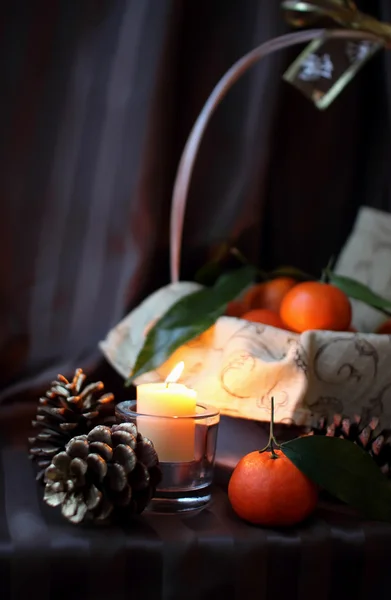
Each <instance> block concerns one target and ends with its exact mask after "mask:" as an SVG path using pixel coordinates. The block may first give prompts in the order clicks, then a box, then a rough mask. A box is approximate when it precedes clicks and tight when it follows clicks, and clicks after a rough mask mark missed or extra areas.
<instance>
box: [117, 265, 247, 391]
mask: <svg viewBox="0 0 391 600" xmlns="http://www.w3.org/2000/svg"><path fill="white" fill-rule="evenodd" d="M254 278H255V269H254V268H253V267H250V266H245V267H241V268H240V269H237V270H235V271H232V272H230V273H226V274H224V275H222V276H221V277H220V278H219V279H218V280H217V282H216V283H215V285H214V286H213V287H212V288H205V289H203V290H199V291H197V292H194V293H193V294H189V295H188V296H186V297H185V298H181V300H179V301H178V302H176V303H175V304H174V305H173V306H172V307H171V308H170V309H169V310H168V311H167V312H166V313H165V314H164V315H163V317H162V318H161V319H159V321H158V322H157V323H156V324H155V325H154V327H152V328H151V330H150V331H149V333H148V335H147V337H146V339H145V342H144V346H143V348H142V349H141V351H140V353H139V355H138V357H137V360H136V364H135V366H134V368H133V372H132V374H131V376H130V378H129V379H128V381H127V384H130V383H131V381H132V380H133V379H135V378H136V377H138V376H140V375H142V374H143V373H147V372H148V371H150V370H152V369H156V368H157V367H159V366H160V365H162V364H163V363H164V362H165V361H166V360H167V359H168V358H169V357H170V356H171V354H172V353H173V352H174V351H175V350H177V349H178V348H179V347H180V346H182V345H183V344H184V343H186V342H188V341H190V340H192V339H194V338H195V337H198V336H199V335H201V333H203V332H204V331H206V330H207V329H209V327H211V326H212V325H214V323H215V322H216V320H217V319H218V317H220V316H221V315H223V314H224V312H225V310H226V308H227V304H228V302H230V301H231V300H234V299H235V298H237V297H238V296H239V294H240V293H241V292H242V291H243V290H244V289H245V288H246V287H247V286H248V285H250V284H251V283H252V281H253V280H254Z"/></svg>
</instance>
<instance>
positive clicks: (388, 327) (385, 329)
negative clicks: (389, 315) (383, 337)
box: [376, 319, 391, 335]
mask: <svg viewBox="0 0 391 600" xmlns="http://www.w3.org/2000/svg"><path fill="white" fill-rule="evenodd" d="M376 333H380V334H382V333H383V334H388V335H389V334H390V333H391V319H388V320H387V321H386V322H385V323H382V324H381V325H380V327H378V328H377V329H376Z"/></svg>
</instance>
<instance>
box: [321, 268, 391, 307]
mask: <svg viewBox="0 0 391 600" xmlns="http://www.w3.org/2000/svg"><path fill="white" fill-rule="evenodd" d="M326 275H327V277H328V280H329V282H330V283H332V284H333V285H335V286H336V287H338V288H339V289H340V290H342V291H343V292H344V293H345V294H346V295H347V296H349V298H354V299H355V300H360V301H361V302H364V303H365V304H368V305H369V306H373V308H377V309H378V310H381V311H383V312H386V314H388V311H391V301H390V300H387V299H386V298H382V297H381V296H379V295H378V294H376V293H375V292H372V290H371V289H370V288H369V287H367V286H366V285H364V284H363V283H360V282H359V281H356V280H355V279H351V278H350V277H345V276H343V275H336V274H335V273H333V272H332V271H327V272H326Z"/></svg>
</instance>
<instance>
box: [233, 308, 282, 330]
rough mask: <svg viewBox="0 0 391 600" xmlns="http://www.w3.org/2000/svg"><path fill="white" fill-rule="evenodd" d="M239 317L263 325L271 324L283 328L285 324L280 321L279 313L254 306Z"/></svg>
mask: <svg viewBox="0 0 391 600" xmlns="http://www.w3.org/2000/svg"><path fill="white" fill-rule="evenodd" d="M241 318H242V319H245V320H246V321H252V322H253V323H263V325H272V326H273V327H279V328H280V329H285V325H284V323H283V322H282V320H281V317H280V315H279V314H278V313H276V312H274V311H272V310H268V309H267V308H254V309H253V310H250V311H249V312H246V313H244V314H243V315H242V317H241Z"/></svg>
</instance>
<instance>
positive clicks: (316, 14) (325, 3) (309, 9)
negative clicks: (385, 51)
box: [282, 0, 391, 48]
mask: <svg viewBox="0 0 391 600" xmlns="http://www.w3.org/2000/svg"><path fill="white" fill-rule="evenodd" d="M282 8H283V9H285V10H286V11H289V12H288V13H287V19H288V21H289V23H290V24H291V25H294V26H296V27H305V26H307V25H309V24H310V23H312V22H313V21H314V19H318V18H320V17H329V18H330V19H333V20H334V21H336V22H337V23H339V24H340V25H342V26H343V27H345V28H346V29H356V30H359V31H366V32H368V33H372V34H374V35H376V36H378V37H379V38H381V39H382V40H383V41H384V43H385V45H386V46H388V47H389V48H391V24H390V23H383V22H382V21H378V20H377V19H375V18H374V17H371V16H370V15H367V14H365V13H363V12H361V11H359V10H358V8H357V6H356V4H355V3H354V2H353V1H352V0H310V1H307V2H300V1H299V0H285V1H284V2H282ZM297 13H299V15H300V16H299V15H298V14H297Z"/></svg>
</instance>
